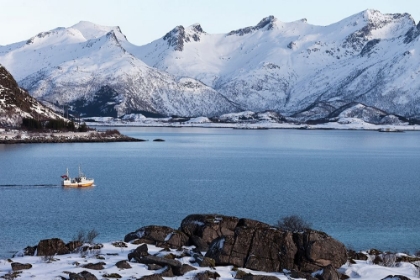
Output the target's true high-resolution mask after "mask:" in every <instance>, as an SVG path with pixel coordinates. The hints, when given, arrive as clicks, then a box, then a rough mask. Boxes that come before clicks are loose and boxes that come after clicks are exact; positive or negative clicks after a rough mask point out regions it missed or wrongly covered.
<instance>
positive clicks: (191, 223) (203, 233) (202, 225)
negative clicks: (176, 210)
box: [180, 214, 239, 251]
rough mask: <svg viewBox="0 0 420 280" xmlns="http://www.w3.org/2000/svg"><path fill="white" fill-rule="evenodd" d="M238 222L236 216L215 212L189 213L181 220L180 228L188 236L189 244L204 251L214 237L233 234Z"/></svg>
mask: <svg viewBox="0 0 420 280" xmlns="http://www.w3.org/2000/svg"><path fill="white" fill-rule="evenodd" d="M238 222H239V218H237V217H229V216H223V215H216V214H207V215H189V216H187V217H186V218H185V219H183V220H182V222H181V228H180V229H181V231H183V232H184V233H185V234H186V235H187V236H188V237H189V241H190V244H192V245H195V246H196V247H197V248H198V249H199V250H200V251H206V250H207V249H208V247H209V245H210V243H211V242H212V241H213V240H214V239H216V238H218V237H220V236H232V235H234V230H235V227H236V225H237V224H238Z"/></svg>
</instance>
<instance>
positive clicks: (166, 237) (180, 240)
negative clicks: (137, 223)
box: [124, 226, 188, 249]
mask: <svg viewBox="0 0 420 280" xmlns="http://www.w3.org/2000/svg"><path fill="white" fill-rule="evenodd" d="M124 241H125V242H133V243H134V241H135V243H136V244H141V243H146V244H153V245H157V246H160V247H165V246H168V247H170V248H173V249H177V248H181V247H182V246H184V245H187V243H188V236H187V235H185V233H183V232H181V231H178V230H174V229H172V228H170V227H166V226H145V227H142V228H139V229H138V230H136V231H134V232H130V233H129V234H127V235H126V236H125V237H124Z"/></svg>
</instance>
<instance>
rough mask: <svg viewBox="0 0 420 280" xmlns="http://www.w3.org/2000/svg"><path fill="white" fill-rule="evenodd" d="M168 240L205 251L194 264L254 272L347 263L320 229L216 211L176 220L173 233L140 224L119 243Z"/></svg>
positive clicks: (340, 246) (342, 249)
mask: <svg viewBox="0 0 420 280" xmlns="http://www.w3.org/2000/svg"><path fill="white" fill-rule="evenodd" d="M174 236H176V238H175V237H174ZM171 239H172V241H174V240H176V242H173V243H172V244H171V246H172V248H176V247H178V248H179V247H181V246H187V245H194V246H196V247H197V248H198V250H199V251H207V252H206V254H205V256H204V257H202V256H200V254H194V256H193V258H194V259H195V261H196V262H197V263H199V264H200V266H209V267H213V266H215V265H216V266H219V265H233V266H236V267H244V268H248V269H252V270H259V271H270V272H282V271H283V270H284V269H287V270H294V271H297V272H302V273H309V274H310V273H313V272H315V271H318V270H321V269H326V271H330V270H331V269H332V270H335V269H338V268H339V267H341V266H342V265H343V264H345V263H346V261H347V250H346V248H345V246H344V245H343V244H342V243H340V242H339V241H337V240H335V239H333V238H331V237H330V236H328V235H327V234H326V233H324V232H321V231H316V230H311V229H308V230H305V231H303V232H290V231H283V230H280V229H278V228H275V227H272V226H270V225H268V224H265V223H262V222H260V221H255V220H250V219H240V218H237V217H232V216H223V215H216V214H203V215H201V214H196V215H189V216H187V217H186V218H185V219H183V220H182V222H181V226H180V228H179V230H178V231H176V230H174V229H171V228H168V227H161V226H147V227H142V228H140V229H138V230H137V231H135V232H131V233H129V234H127V235H126V236H125V239H124V241H126V242H143V243H148V244H154V245H157V246H159V245H163V246H165V245H168V243H169V242H170V240H171ZM136 244H137V243H136ZM136 251H137V249H136ZM136 255H139V256H136ZM131 258H135V259H136V260H137V261H138V262H142V263H154V264H158V265H161V266H168V265H170V266H172V267H176V265H175V266H174V265H171V264H168V263H165V262H162V263H160V262H158V261H155V262H152V261H151V260H149V257H147V256H143V255H142V254H141V253H139V252H137V253H136V252H133V253H131V255H129V259H131ZM205 260H207V262H205V264H204V265H202V264H203V263H204V261H205Z"/></svg>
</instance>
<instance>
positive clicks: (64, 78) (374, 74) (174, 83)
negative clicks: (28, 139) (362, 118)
mask: <svg viewBox="0 0 420 280" xmlns="http://www.w3.org/2000/svg"><path fill="white" fill-rule="evenodd" d="M419 35H420V24H419V25H416V24H415V22H414V20H413V18H412V17H411V16H410V15H409V14H381V13H380V12H379V11H375V10H366V11H363V12H361V13H358V14H356V15H353V16H350V17H348V18H346V19H343V20H342V21H340V22H337V23H335V24H331V25H329V26H315V25H311V24H309V23H308V22H307V21H306V19H302V20H298V21H295V22H289V23H285V22H281V21H280V20H278V19H276V18H275V17H273V16H269V17H267V18H264V19H262V20H261V21H260V22H259V23H258V24H257V25H255V26H251V27H246V28H242V29H239V30H234V31H231V32H228V33H225V34H209V33H206V32H205V31H204V29H203V28H202V27H201V26H200V25H199V24H194V25H191V26H189V27H183V26H177V27H175V28H174V29H173V30H171V31H169V32H168V33H167V34H166V35H164V36H163V37H161V38H160V39H157V40H156V41H153V42H151V43H150V44H147V45H144V46H135V45H133V44H131V43H130V42H129V41H128V40H127V38H126V37H125V36H124V35H123V34H122V33H121V30H120V29H119V28H118V27H103V26H98V25H95V24H93V23H88V22H80V23H79V24H76V25H74V26H72V27H70V28H57V29H55V30H52V31H49V32H44V33H40V34H38V35H37V36H35V37H33V38H31V39H30V40H28V41H27V42H20V43H16V44H12V45H9V46H3V47H0V63H3V64H4V65H5V66H6V67H8V69H10V71H11V72H12V74H13V75H15V76H16V77H17V79H18V80H19V84H20V85H21V86H23V87H24V88H27V89H28V90H29V92H30V93H31V94H32V95H33V96H35V97H37V98H41V99H44V100H48V101H50V102H58V103H59V104H63V103H66V104H71V105H73V106H76V105H77V106H76V107H77V109H78V110H79V111H83V110H85V111H86V112H85V113H87V114H88V112H89V111H91V109H89V110H88V109H87V108H92V106H96V105H97V104H99V103H100V104H101V105H100V108H103V109H102V112H108V113H109V112H112V113H113V114H116V115H123V114H125V113H131V112H139V111H140V112H152V113H159V114H163V115H181V116H198V115H203V116H214V115H221V114H223V113H229V112H238V111H244V110H250V111H254V112H261V111H266V110H272V111H276V112H278V113H280V114H282V115H286V116H292V117H295V118H300V119H302V120H307V119H309V120H314V119H322V118H326V117H328V116H330V114H331V113H332V112H333V111H334V110H335V109H337V108H340V107H342V106H345V105H346V104H356V103H361V104H364V105H363V106H367V107H372V108H377V109H378V110H383V111H386V112H388V113H390V114H395V115H402V116H405V117H419V116H420V93H419V89H420V79H418V75H419V73H420V57H419V51H420V42H419V40H420V39H419ZM104 93H105V94H104ZM98 100H99V101H100V102H99V101H98ZM98 102H99V103H98ZM353 102H356V103H353ZM353 107H354V106H353ZM83 108H84V109H83ZM354 108H356V107H354ZM357 110H358V109H356V111H357ZM104 114H105V113H104Z"/></svg>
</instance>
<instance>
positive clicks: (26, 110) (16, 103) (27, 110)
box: [0, 65, 60, 127]
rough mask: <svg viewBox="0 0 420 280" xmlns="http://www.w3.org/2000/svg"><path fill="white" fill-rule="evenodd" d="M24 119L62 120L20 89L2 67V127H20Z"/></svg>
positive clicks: (0, 116)
mask: <svg viewBox="0 0 420 280" xmlns="http://www.w3.org/2000/svg"><path fill="white" fill-rule="evenodd" d="M22 118H33V119H38V120H45V119H56V118H60V116H58V115H57V114H56V113H54V112H53V111H51V110H50V109H48V108H46V107H45V106H43V105H42V104H41V103H40V102H38V101H37V100H36V99H35V98H33V97H31V96H30V95H29V94H28V92H26V91H25V90H23V89H22V88H20V87H19V86H18V84H17V82H16V81H15V79H14V78H13V76H12V75H11V74H10V73H9V72H8V71H7V70H6V68H4V67H3V66H2V65H0V126H12V127H15V126H20V125H21V123H22Z"/></svg>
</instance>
